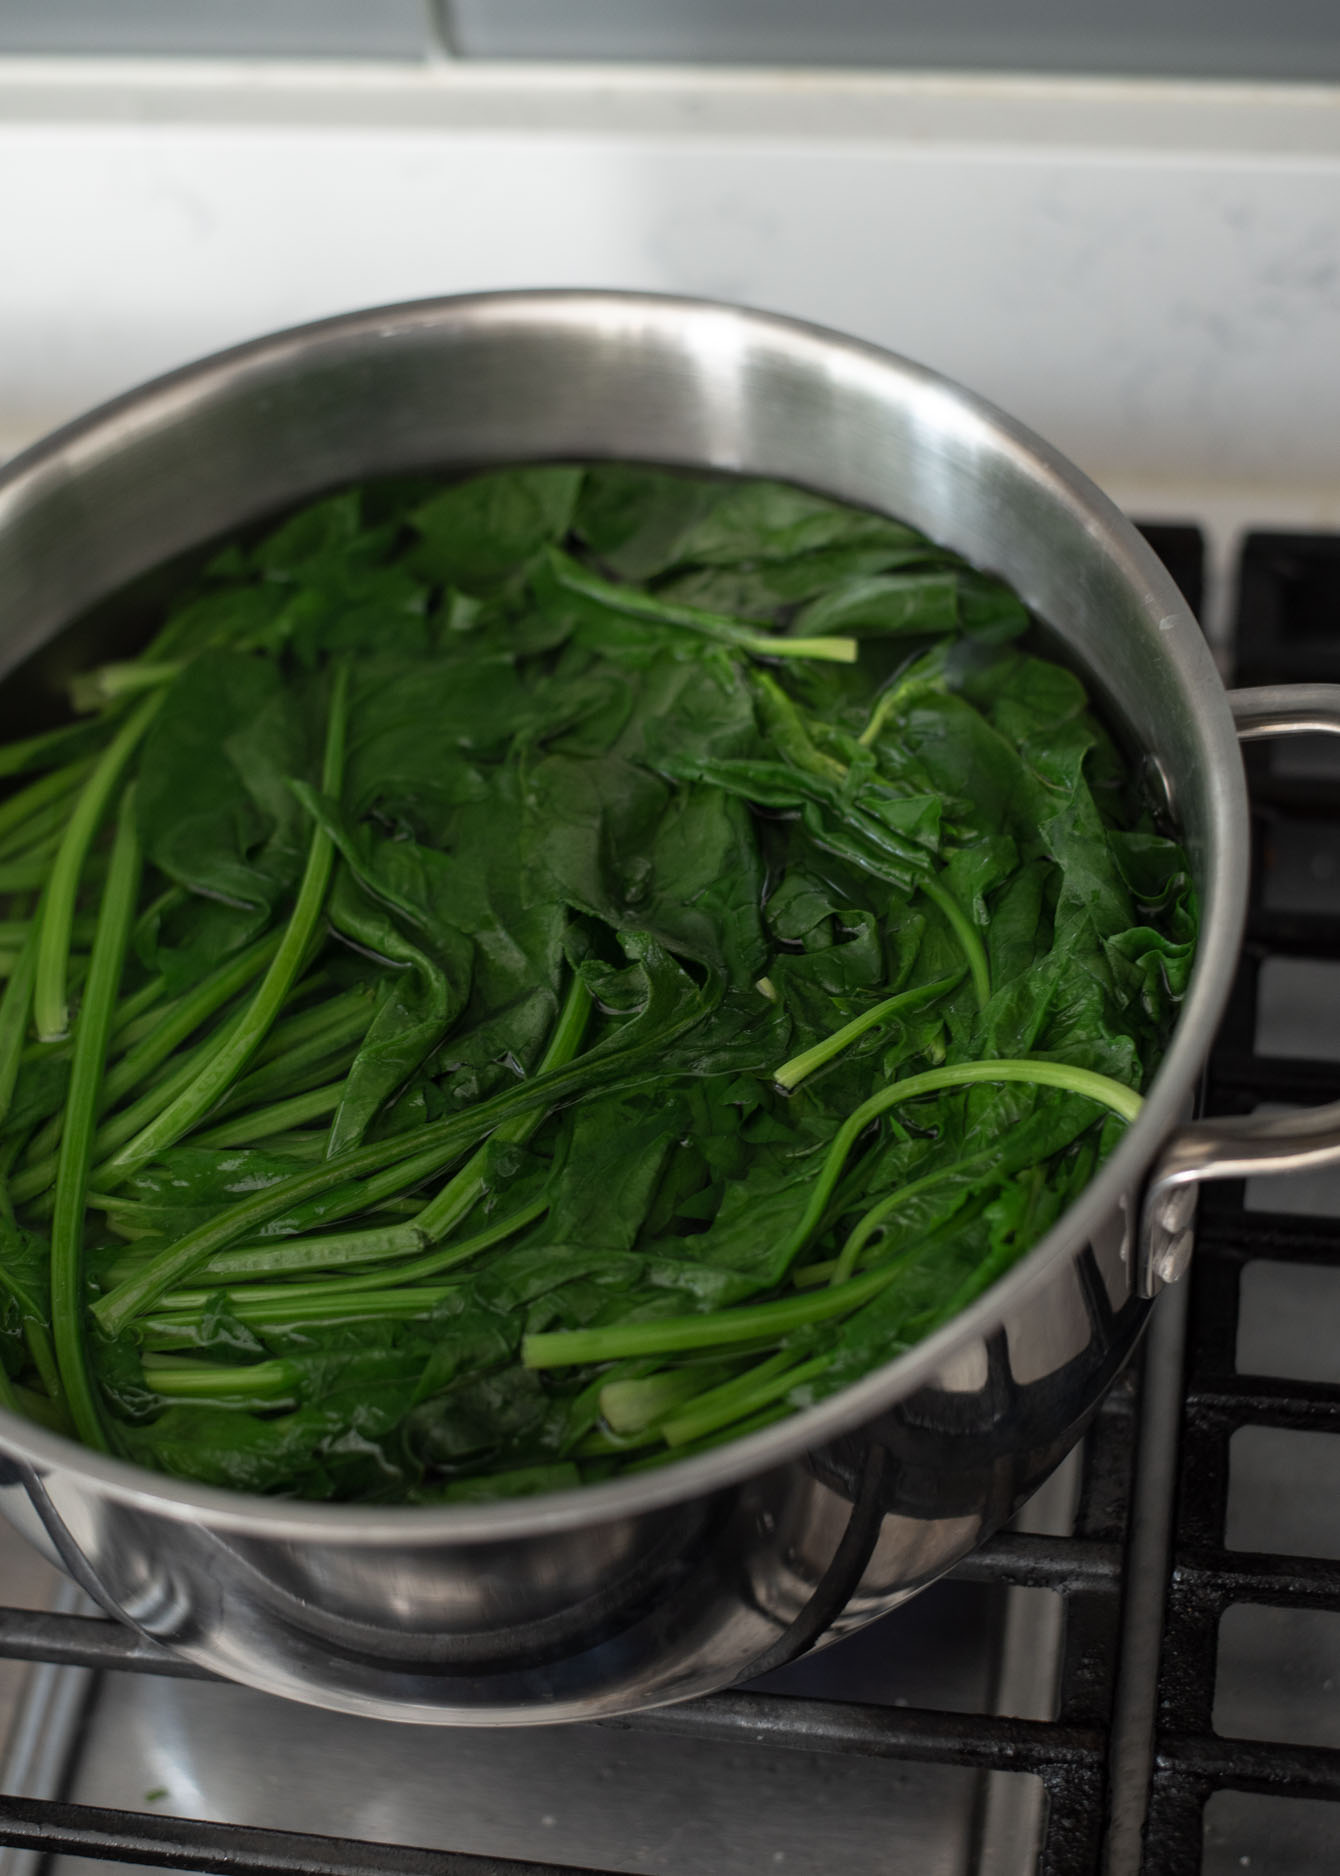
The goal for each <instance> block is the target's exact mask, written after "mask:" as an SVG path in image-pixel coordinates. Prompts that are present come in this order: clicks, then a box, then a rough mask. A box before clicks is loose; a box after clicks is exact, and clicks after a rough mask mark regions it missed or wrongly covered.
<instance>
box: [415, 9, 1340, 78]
mask: <svg viewBox="0 0 1340 1876" xmlns="http://www.w3.org/2000/svg"><path fill="white" fill-rule="evenodd" d="M448 17H449V19H450V22H451V27H452V31H453V37H454V43H455V45H456V48H457V50H459V51H461V52H465V53H475V54H480V55H486V56H492V57H509V56H511V57H533V56H553V57H557V58H582V59H600V58H634V59H685V60H701V59H709V60H719V61H723V62H725V61H737V60H744V61H749V62H752V63H768V62H772V63H785V64H790V63H795V64H821V65H895V66H903V67H907V66H911V67H935V66H940V67H946V66H947V67H969V68H977V69H986V70H1023V71H1042V72H1057V71H1080V72H1112V73H1126V72H1131V73H1138V72H1150V73H1167V74H1178V75H1185V76H1189V77H1235V78H1236V77H1253V78H1297V79H1313V80H1316V79H1324V78H1334V77H1340V0H449V7H448Z"/></svg>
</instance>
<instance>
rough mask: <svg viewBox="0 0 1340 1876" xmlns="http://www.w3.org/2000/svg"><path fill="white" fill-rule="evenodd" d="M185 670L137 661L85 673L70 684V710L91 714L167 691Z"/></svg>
mask: <svg viewBox="0 0 1340 1876" xmlns="http://www.w3.org/2000/svg"><path fill="white" fill-rule="evenodd" d="M184 669H185V666H184V665H181V664H153V663H150V662H149V661H148V660H147V659H144V658H137V659H134V660H133V661H131V662H130V663H126V664H103V665H99V666H98V667H97V669H96V670H93V671H81V672H80V673H79V675H78V676H77V677H75V678H74V679H72V681H71V683H70V708H71V709H72V710H78V711H80V712H81V713H83V714H87V713H88V712H90V711H94V710H101V709H102V708H103V707H104V706H105V705H106V704H109V703H114V702H115V701H116V699H117V698H118V697H129V696H133V695H134V693H135V692H137V691H142V690H162V689H165V688H166V686H167V685H169V684H170V683H172V681H173V679H174V678H177V677H180V675H181V673H182V671H183V670H184Z"/></svg>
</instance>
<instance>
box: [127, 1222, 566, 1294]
mask: <svg viewBox="0 0 1340 1876" xmlns="http://www.w3.org/2000/svg"><path fill="white" fill-rule="evenodd" d="M548 1209H549V1201H548V1199H547V1198H539V1199H535V1200H533V1201H532V1202H531V1203H530V1204H529V1205H522V1206H519V1207H518V1208H517V1210H516V1211H514V1212H509V1213H508V1214H507V1216H506V1217H505V1218H500V1219H498V1221H497V1222H496V1223H495V1224H492V1225H489V1226H488V1227H487V1228H486V1229H485V1230H483V1231H479V1232H476V1233H475V1235H474V1236H473V1237H469V1238H462V1240H461V1241H460V1243H459V1244H448V1245H446V1246H444V1247H443V1248H442V1249H440V1250H435V1251H423V1244H424V1234H423V1232H422V1231H421V1230H420V1229H419V1228H418V1226H417V1225H387V1226H385V1227H383V1228H382V1229H381V1230H376V1231H364V1232H351V1233H349V1234H348V1236H347V1237H346V1238H344V1239H343V1240H340V1239H336V1238H329V1239H326V1240H324V1242H325V1243H328V1244H343V1245H345V1246H347V1247H348V1251H349V1252H351V1253H352V1252H353V1251H354V1249H355V1248H357V1249H358V1250H359V1252H360V1253H361V1254H360V1255H359V1256H358V1257H357V1259H356V1260H355V1258H354V1257H353V1256H352V1255H347V1256H346V1255H344V1254H343V1253H342V1254H341V1256H340V1257H339V1258H335V1259H332V1258H331V1256H330V1254H329V1253H326V1254H325V1258H324V1261H323V1263H321V1264H318V1263H316V1261H315V1259H314V1258H313V1259H311V1260H310V1261H308V1262H307V1263H306V1264H305V1265H299V1264H297V1263H294V1262H283V1263H281V1262H280V1261H279V1260H278V1259H276V1260H275V1262H273V1263H272V1264H271V1266H270V1269H271V1270H272V1271H274V1272H276V1273H277V1272H279V1271H284V1270H287V1271H293V1270H296V1269H302V1268H306V1269H321V1268H329V1267H330V1264H331V1263H332V1262H349V1263H353V1262H355V1261H357V1262H358V1263H360V1264H367V1263H374V1262H375V1264H376V1268H375V1269H373V1270H369V1271H365V1272H363V1273H362V1274H360V1275H358V1276H354V1277H331V1278H328V1279H323V1280H321V1281H319V1282H316V1283H291V1282H290V1283H269V1284H266V1283H256V1284H251V1283H248V1284H245V1285H240V1286H238V1287H237V1288H235V1289H234V1288H232V1287H230V1288H229V1291H228V1294H229V1296H230V1298H232V1299H234V1300H236V1301H237V1302H241V1303H258V1302H262V1301H275V1300H282V1299H283V1298H285V1297H306V1298H309V1299H312V1298H321V1297H324V1298H327V1299H329V1298H331V1297H336V1298H338V1297H342V1296H357V1295H358V1294H359V1293H360V1292H361V1291H364V1290H381V1289H385V1288H387V1286H388V1285H398V1284H402V1283H418V1282H419V1281H420V1280H421V1279H422V1278H424V1277H436V1276H439V1275H440V1274H441V1273H442V1271H444V1270H451V1269H454V1268H455V1266H456V1265H457V1264H464V1263H468V1262H469V1260H470V1259H471V1258H472V1257H478V1256H479V1254H480V1252H481V1251H487V1250H491V1249H492V1248H493V1246H494V1245H495V1244H501V1243H502V1242H503V1240H504V1239H505V1238H510V1237H514V1236H515V1235H516V1233H517V1232H518V1231H521V1230H523V1229H524V1228H525V1226H527V1225H529V1224H533V1223H534V1222H535V1220H536V1219H537V1218H539V1217H541V1216H543V1214H544V1213H545V1212H546V1211H548ZM379 1241H380V1248H378V1243H379ZM303 1242H304V1240H302V1239H295V1238H288V1239H281V1240H279V1241H278V1243H277V1244H276V1247H275V1248H276V1250H277V1251H279V1252H283V1251H285V1250H288V1249H290V1248H291V1247H293V1246H294V1245H300V1244H302V1243H303ZM305 1243H306V1245H307V1247H308V1249H309V1250H311V1251H316V1250H317V1249H318V1248H319V1247H320V1246H321V1245H322V1243H323V1240H322V1239H320V1238H308V1239H306V1240H305ZM407 1251H408V1252H413V1251H423V1255H422V1256H420V1257H411V1258H410V1260H409V1261H408V1262H407V1263H395V1262H392V1263H391V1265H390V1268H388V1267H387V1259H394V1258H397V1257H403V1256H404V1255H405V1253H406V1252H407ZM227 1255H228V1253H227V1252H224V1253H222V1254H221V1255H220V1256H219V1257H218V1258H212V1259H211V1260H210V1264H209V1265H208V1266H207V1267H206V1273H214V1274H222V1273H219V1272H218V1266H219V1265H221V1264H224V1260H225V1258H226V1257H227ZM235 1255H236V1253H235ZM227 1268H228V1267H227V1266H226V1265H225V1271H227ZM220 1287H221V1286H220V1285H219V1284H215V1285H214V1286H213V1288H211V1289H208V1290H169V1291H168V1292H167V1293H166V1295H164V1297H163V1298H162V1307H163V1308H164V1309H203V1308H204V1306H205V1304H206V1302H207V1301H208V1300H209V1298H210V1297H211V1296H213V1295H214V1294H215V1292H216V1291H217V1290H218V1289H219V1288H220ZM230 1306H231V1305H230Z"/></svg>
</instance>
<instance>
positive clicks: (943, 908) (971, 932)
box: [920, 879, 991, 1010]
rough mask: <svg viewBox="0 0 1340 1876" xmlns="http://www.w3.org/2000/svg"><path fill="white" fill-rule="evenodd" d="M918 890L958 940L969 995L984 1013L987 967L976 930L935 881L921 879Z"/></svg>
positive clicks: (987, 992)
mask: <svg viewBox="0 0 1340 1876" xmlns="http://www.w3.org/2000/svg"><path fill="white" fill-rule="evenodd" d="M920 884H921V890H922V892H924V893H925V895H926V897H927V898H928V899H929V900H930V902H931V904H932V905H933V906H935V907H936V908H937V910H938V911H940V912H942V913H943V914H944V918H945V921H946V923H947V924H948V926H949V928H950V930H951V931H952V932H953V934H954V936H955V938H957V939H958V942H959V949H960V950H961V951H962V953H963V955H964V957H965V958H966V959H967V963H968V971H969V974H970V975H971V977H972V987H973V994H974V995H975V996H976V998H977V1007H978V1009H979V1010H984V1009H985V1008H986V1006H987V1004H988V1003H989V1002H990V1001H991V967H990V966H989V964H988V963H987V961H986V949H985V947H984V945H983V944H982V940H981V937H980V936H979V934H978V931H977V927H976V926H975V925H974V924H973V923H972V920H971V919H970V918H969V917H968V915H967V913H966V912H965V911H964V910H963V908H962V906H961V905H960V904H959V902H958V900H957V899H956V898H955V897H954V895H953V893H952V892H950V891H949V890H948V888H947V887H945V886H942V885H941V884H940V882H939V880H936V879H923V880H922V881H921V882H920Z"/></svg>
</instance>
